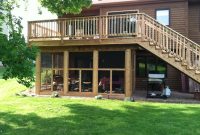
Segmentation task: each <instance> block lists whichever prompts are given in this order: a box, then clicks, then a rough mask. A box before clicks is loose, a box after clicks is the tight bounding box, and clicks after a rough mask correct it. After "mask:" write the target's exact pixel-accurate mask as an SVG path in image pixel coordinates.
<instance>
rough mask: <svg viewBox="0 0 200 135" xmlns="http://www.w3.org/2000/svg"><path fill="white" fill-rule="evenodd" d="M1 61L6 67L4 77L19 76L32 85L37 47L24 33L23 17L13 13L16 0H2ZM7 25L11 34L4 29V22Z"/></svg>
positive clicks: (26, 83) (19, 78)
mask: <svg viewBox="0 0 200 135" xmlns="http://www.w3.org/2000/svg"><path fill="white" fill-rule="evenodd" d="M0 5H1V11H2V14H1V16H0V61H2V63H3V66H4V67H5V72H4V74H3V78H4V79H10V78H17V80H18V82H19V83H21V84H23V85H25V86H26V87H30V86H31V83H32V82H33V81H34V71H33V67H34V60H35V57H36V54H37V51H38V50H37V48H36V47H34V46H31V47H29V46H28V44H27V43H26V40H25V38H24V36H23V34H22V29H23V27H22V25H21V18H18V17H15V16H13V15H12V13H11V11H12V10H13V8H14V6H16V5H17V3H16V1H15V0H7V1H4V0H2V1H0ZM3 23H5V24H6V25H7V29H8V31H9V34H8V35H6V34H4V33H3V31H2V24H3Z"/></svg>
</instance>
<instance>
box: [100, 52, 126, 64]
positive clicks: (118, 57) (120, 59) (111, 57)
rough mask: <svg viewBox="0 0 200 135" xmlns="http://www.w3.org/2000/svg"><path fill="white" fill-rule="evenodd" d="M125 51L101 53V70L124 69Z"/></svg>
mask: <svg viewBox="0 0 200 135" xmlns="http://www.w3.org/2000/svg"><path fill="white" fill-rule="evenodd" d="M124 65H125V53H124V51H106V52H99V68H124Z"/></svg>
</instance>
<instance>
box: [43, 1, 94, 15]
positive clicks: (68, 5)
mask: <svg viewBox="0 0 200 135" xmlns="http://www.w3.org/2000/svg"><path fill="white" fill-rule="evenodd" d="M39 1H40V3H41V5H42V6H43V7H45V8H47V9H48V10H49V11H50V12H52V13H55V14H57V15H58V16H61V15H63V14H68V13H72V14H77V13H80V12H81V10H82V9H83V8H88V7H89V6H90V5H91V3H92V0H39Z"/></svg>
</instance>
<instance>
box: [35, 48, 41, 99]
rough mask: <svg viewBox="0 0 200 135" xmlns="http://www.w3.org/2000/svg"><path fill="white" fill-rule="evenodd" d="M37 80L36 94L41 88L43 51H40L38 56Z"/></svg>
mask: <svg viewBox="0 0 200 135" xmlns="http://www.w3.org/2000/svg"><path fill="white" fill-rule="evenodd" d="M35 64H36V82H35V86H36V87H35V94H36V95H39V94H40V89H41V53H40V52H39V53H38V55H37V57H36V63H35Z"/></svg>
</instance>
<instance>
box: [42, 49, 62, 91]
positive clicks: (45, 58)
mask: <svg viewBox="0 0 200 135" xmlns="http://www.w3.org/2000/svg"><path fill="white" fill-rule="evenodd" d="M41 90H49V91H59V90H60V91H61V90H63V53H62V52H61V53H49V52H42V53H41Z"/></svg>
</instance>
